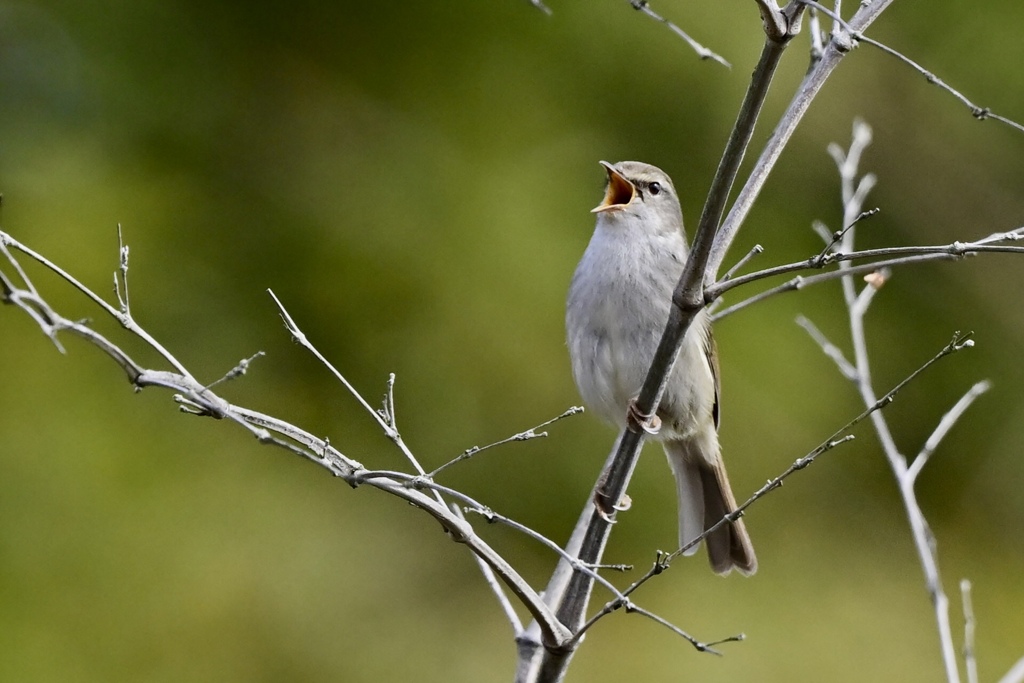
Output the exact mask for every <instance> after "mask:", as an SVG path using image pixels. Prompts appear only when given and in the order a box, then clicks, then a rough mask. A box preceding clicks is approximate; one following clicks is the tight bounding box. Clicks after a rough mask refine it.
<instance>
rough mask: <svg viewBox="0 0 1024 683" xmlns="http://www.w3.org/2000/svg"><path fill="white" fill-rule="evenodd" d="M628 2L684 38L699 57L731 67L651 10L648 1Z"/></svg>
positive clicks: (634, 0) (632, 0)
mask: <svg viewBox="0 0 1024 683" xmlns="http://www.w3.org/2000/svg"><path fill="white" fill-rule="evenodd" d="M628 2H629V4H630V5H632V6H633V9H635V10H638V11H640V12H643V13H644V14H646V15H647V16H649V17H650V18H651V19H654V20H655V21H657V22H660V23H662V24H665V25H666V26H668V28H669V29H670V30H671V31H672V32H673V33H675V34H676V35H677V36H679V37H680V38H682V39H683V40H685V41H686V43H687V45H689V46H690V48H691V49H692V50H693V51H694V52H696V53H697V56H698V57H700V58H701V59H711V60H714V61H716V62H718V63H719V64H721V65H722V66H725V67H728V68H730V69H731V68H732V64H730V63H729V62H727V61H725V58H724V57H722V56H721V55H719V54H717V53H715V52H712V51H711V50H709V49H708V48H706V47H704V46H703V45H701V44H700V43H698V42H697V41H696V40H694V39H693V38H691V37H690V35H689V34H688V33H687V32H686V31H684V30H683V29H681V28H679V27H678V26H676V25H675V24H674V23H672V22H671V21H669V20H668V19H666V18H665V17H663V16H661V15H660V14H658V13H657V12H655V11H654V10H652V9H651V5H650V3H648V2H647V0H628Z"/></svg>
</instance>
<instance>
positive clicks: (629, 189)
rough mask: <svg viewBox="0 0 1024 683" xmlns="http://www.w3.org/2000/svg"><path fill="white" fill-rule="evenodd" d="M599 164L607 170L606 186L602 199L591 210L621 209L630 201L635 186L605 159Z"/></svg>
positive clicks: (597, 211) (594, 211)
mask: <svg viewBox="0 0 1024 683" xmlns="http://www.w3.org/2000/svg"><path fill="white" fill-rule="evenodd" d="M601 165H602V166H604V170H605V171H607V172H608V186H607V187H606V188H605V191H604V201H602V202H601V203H600V204H598V205H597V206H595V207H594V208H593V209H591V212H592V213H602V212H604V211H621V210H622V209H624V208H626V207H627V206H629V205H630V204H631V203H632V201H633V197H635V196H636V187H635V186H634V185H633V183H631V182H629V181H628V180H626V177H625V176H624V175H622V174H621V173H619V172H618V171H617V170H615V167H614V166H612V165H611V164H609V163H608V162H607V161H602V162H601Z"/></svg>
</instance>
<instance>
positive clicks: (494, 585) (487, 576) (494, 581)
mask: <svg viewBox="0 0 1024 683" xmlns="http://www.w3.org/2000/svg"><path fill="white" fill-rule="evenodd" d="M392 376H393V375H392ZM448 509H449V510H451V513H452V514H453V515H455V516H456V517H458V518H459V519H462V520H465V519H466V516H465V514H463V512H462V508H460V507H459V506H458V505H456V504H454V503H452V504H451V505H449V506H448ZM473 560H474V561H476V564H477V567H478V568H479V569H480V573H481V574H483V575H484V581H485V582H486V583H487V587H488V588H490V589H491V592H492V593H494V597H495V598H497V600H498V604H499V605H500V606H501V611H502V612H504V613H505V618H506V619H508V621H509V623H510V624H511V625H512V634H513V635H515V636H518V635H519V634H520V633H522V632H523V622H522V620H521V619H520V618H519V615H518V614H516V610H515V608H514V607H513V606H512V601H511V600H509V599H508V595H507V594H506V593H505V589H504V588H502V587H501V583H500V582H499V581H498V577H496V576H495V575H494V570H493V569H491V568H490V566H489V565H488V564H487V563H486V562H484V561H483V560H482V559H480V558H479V557H477V556H476V555H473Z"/></svg>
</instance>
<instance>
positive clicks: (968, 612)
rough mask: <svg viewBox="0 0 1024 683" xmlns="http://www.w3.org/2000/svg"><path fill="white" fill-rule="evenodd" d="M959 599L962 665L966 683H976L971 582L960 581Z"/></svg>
mask: <svg viewBox="0 0 1024 683" xmlns="http://www.w3.org/2000/svg"><path fill="white" fill-rule="evenodd" d="M960 597H961V600H962V601H963V603H962V604H963V610H964V651H963V652H964V665H965V667H966V669H967V683H978V660H977V659H975V656H974V606H973V605H972V604H971V582H970V581H968V580H967V579H961V580H960Z"/></svg>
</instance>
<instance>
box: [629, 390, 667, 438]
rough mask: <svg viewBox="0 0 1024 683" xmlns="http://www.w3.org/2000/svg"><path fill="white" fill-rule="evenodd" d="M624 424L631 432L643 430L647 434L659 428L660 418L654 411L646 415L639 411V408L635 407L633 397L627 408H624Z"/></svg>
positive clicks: (652, 433) (656, 431)
mask: <svg viewBox="0 0 1024 683" xmlns="http://www.w3.org/2000/svg"><path fill="white" fill-rule="evenodd" d="M626 426H627V427H629V429H630V431H632V432H638V431H644V432H646V433H647V434H651V435H654V434H657V433H658V432H659V431H660V430H661V418H660V417H658V416H657V415H656V414H654V413H651V414H650V415H648V414H646V413H642V412H640V409H639V408H637V407H636V399H635V398H634V399H633V400H631V401H630V402H629V408H628V409H627V410H626Z"/></svg>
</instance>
